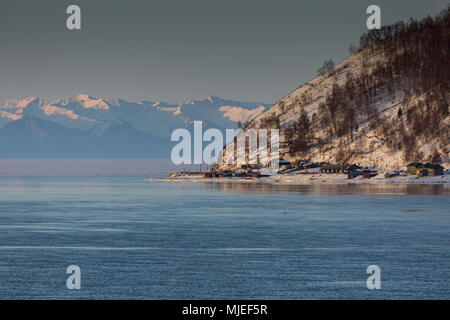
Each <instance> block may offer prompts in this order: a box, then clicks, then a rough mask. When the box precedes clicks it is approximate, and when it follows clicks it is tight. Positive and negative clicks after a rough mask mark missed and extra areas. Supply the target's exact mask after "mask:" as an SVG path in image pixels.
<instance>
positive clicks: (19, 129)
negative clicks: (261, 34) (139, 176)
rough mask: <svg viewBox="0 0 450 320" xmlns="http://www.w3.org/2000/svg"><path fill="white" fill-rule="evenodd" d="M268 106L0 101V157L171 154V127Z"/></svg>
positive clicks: (227, 121) (230, 119) (238, 118)
mask: <svg viewBox="0 0 450 320" xmlns="http://www.w3.org/2000/svg"><path fill="white" fill-rule="evenodd" d="M269 107H270V105H268V104H263V103H260V102H240V101H232V100H225V99H221V98H218V97H213V96H211V97H207V98H205V99H202V100H189V101H186V102H183V103H180V104H168V103H165V102H151V101H138V102H130V101H125V100H122V99H101V98H94V97H90V96H88V95H84V94H80V95H77V96H75V97H71V98H67V99H58V100H55V101H51V102H49V101H45V100H43V99H40V98H34V97H30V98H26V99H20V100H0V157H8V158H14V157H17V158H21V157H25V158H32V157H38V158H42V157H44V158H55V157H56V158H59V157H76V158H84V157H89V158H91V157H102V158H103V157H113V158H114V157H120V158H127V157H169V156H170V150H169V147H170V143H171V142H170V134H171V132H172V131H173V130H174V129H177V128H190V127H191V126H192V124H193V122H194V121H195V120H202V121H203V125H204V127H205V128H217V129H221V130H224V129H227V128H236V127H237V126H238V123H239V122H241V123H245V122H248V121H249V120H251V119H252V118H254V117H255V116H258V115H259V114H261V113H263V112H264V111H265V110H267V109H268V108H269ZM150 149H151V150H150Z"/></svg>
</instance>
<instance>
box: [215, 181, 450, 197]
mask: <svg viewBox="0 0 450 320" xmlns="http://www.w3.org/2000/svg"><path fill="white" fill-rule="evenodd" d="M208 185H211V188H214V189H216V190H221V191H231V192H237V193H280V192H298V193H303V194H313V195H317V194H335V195H339V194H370V195H414V194H450V187H449V186H448V185H424V184H406V185H399V184H335V185H333V184H312V185H289V184H271V183H222V182H220V183H208Z"/></svg>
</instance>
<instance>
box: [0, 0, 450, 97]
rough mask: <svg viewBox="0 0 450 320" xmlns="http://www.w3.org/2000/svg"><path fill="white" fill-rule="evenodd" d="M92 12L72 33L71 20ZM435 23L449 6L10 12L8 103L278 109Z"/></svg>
mask: <svg viewBox="0 0 450 320" xmlns="http://www.w3.org/2000/svg"><path fill="white" fill-rule="evenodd" d="M71 4H76V5H78V6H80V8H81V19H82V22H81V27H82V29H81V30H72V31H70V30H68V29H67V27H66V19H67V17H68V15H67V14H66V8H67V7H68V6H69V5H71ZM371 4H377V5H379V6H380V7H381V20H382V21H381V22H382V25H385V24H390V23H394V22H396V21H398V20H407V19H409V18H410V17H414V18H422V17H424V16H426V15H428V14H432V15H434V14H436V13H438V12H439V11H440V10H441V9H443V8H445V7H446V6H447V5H448V1H447V0H427V1H424V0H388V1H373V0H340V1H337V0H311V1H309V0H308V1H301V0H276V1H275V0H270V1H267V0H221V1H218V0H126V1H125V0H122V1H117V0H87V1H77V0H71V1H66V0H53V1H49V0H39V1H35V0H28V1H24V0H2V1H1V2H0V44H1V47H0V99H17V98H25V97H29V96H35V97H41V98H44V99H47V100H52V99H56V98H60V97H70V96H74V95H77V94H80V93H83V94H88V95H90V96H93V97H103V98H122V99H126V100H130V101H139V100H149V101H166V102H169V103H179V102H182V101H185V100H188V99H197V98H203V97H206V96H210V95H214V96H219V97H222V98H227V99H234V100H241V101H261V102H264V103H273V102H275V101H277V100H278V99H280V98H282V97H283V96H285V95H287V94H289V93H290V92H291V91H292V90H293V89H295V88H297V87H298V86H300V85H301V84H302V83H304V82H306V81H309V80H311V79H312V78H314V77H315V76H316V74H317V69H318V67H319V66H320V65H321V63H322V62H323V61H324V60H325V59H333V60H334V61H335V62H339V61H341V60H342V59H344V58H345V57H347V56H348V55H349V53H348V47H349V45H350V43H355V44H357V43H358V41H359V37H360V35H361V34H362V33H363V32H365V31H367V29H366V19H367V17H368V15H367V14H366V8H367V7H368V6H369V5H371Z"/></svg>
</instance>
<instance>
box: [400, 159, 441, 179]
mask: <svg viewBox="0 0 450 320" xmlns="http://www.w3.org/2000/svg"><path fill="white" fill-rule="evenodd" d="M407 171H408V174H409V175H413V176H418V177H426V176H441V175H443V174H444V167H442V166H441V165H439V164H430V163H426V164H422V163H420V162H412V163H410V164H408V166H407Z"/></svg>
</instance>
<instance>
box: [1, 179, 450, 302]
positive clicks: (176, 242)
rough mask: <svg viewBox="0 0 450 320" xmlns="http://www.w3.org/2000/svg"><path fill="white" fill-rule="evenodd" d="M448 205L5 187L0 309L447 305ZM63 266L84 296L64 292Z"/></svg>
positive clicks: (173, 187) (331, 189) (76, 184)
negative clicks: (358, 302)
mask: <svg viewBox="0 0 450 320" xmlns="http://www.w3.org/2000/svg"><path fill="white" fill-rule="evenodd" d="M449 195H450V188H449V187H448V186H447V187H446V186H420V185H418V186H387V187H386V186H385V187H382V186H269V185H266V186H264V185H263V186H250V185H233V184H200V183H192V184H187V183H159V182H145V181H144V180H143V178H140V177H113V178H108V177H85V178H82V177H70V178H67V177H53V178H52V177H10V178H8V177H2V178H0V298H1V299H23V298H25V299H29V298H31V299H38V298H39V299H42V298H43V299H72V298H75V299H78V298H82V299H116V298H119V299H120V298H127V299H322V298H327V299H330V298H331V299H344V298H345V299H367V298H369V299H370V298H378V299H397V298H402V299H410V298H424V299H429V298H437V299H449V298H450V280H449V275H450V196H449ZM72 264H75V265H78V266H80V268H81V278H82V281H81V290H68V289H67V288H66V279H67V277H68V275H67V274H66V268H67V267H68V266H69V265H72ZM372 264H376V265H378V266H379V267H380V268H381V278H382V288H381V290H368V289H367V287H366V284H365V281H366V279H367V277H368V274H366V268H367V267H368V266H369V265H372Z"/></svg>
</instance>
